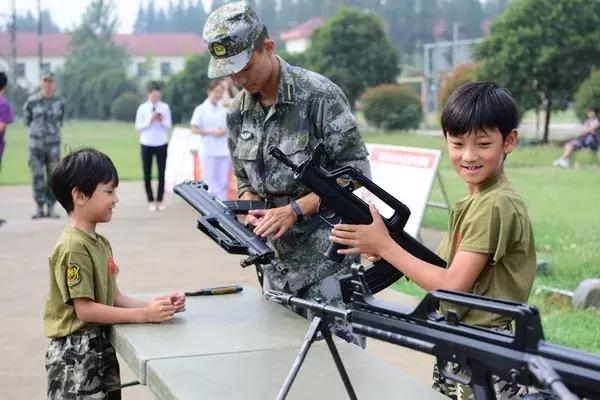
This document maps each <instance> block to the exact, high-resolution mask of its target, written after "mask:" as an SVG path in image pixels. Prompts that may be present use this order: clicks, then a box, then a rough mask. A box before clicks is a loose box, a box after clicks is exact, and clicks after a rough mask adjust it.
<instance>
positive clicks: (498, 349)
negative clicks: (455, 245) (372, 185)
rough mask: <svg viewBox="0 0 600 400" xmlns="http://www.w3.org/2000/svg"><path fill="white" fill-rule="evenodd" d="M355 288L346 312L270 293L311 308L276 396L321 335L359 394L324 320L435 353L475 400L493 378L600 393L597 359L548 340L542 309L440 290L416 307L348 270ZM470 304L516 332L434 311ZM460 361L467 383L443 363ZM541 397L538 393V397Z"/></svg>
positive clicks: (568, 394)
mask: <svg viewBox="0 0 600 400" xmlns="http://www.w3.org/2000/svg"><path fill="white" fill-rule="evenodd" d="M352 285H353V289H354V290H353V292H352V295H351V301H350V303H349V304H348V305H349V308H348V309H339V308H334V307H330V306H326V305H323V304H319V303H315V302H312V301H307V300H304V299H301V298H298V297H293V296H292V295H288V294H286V293H282V292H276V291H267V293H266V296H267V298H268V299H269V300H272V301H275V302H278V303H281V304H285V305H290V306H294V307H300V308H305V309H309V310H312V311H314V313H315V315H316V316H315V318H314V319H313V320H312V322H311V324H310V327H309V329H308V332H307V334H306V336H305V341H304V344H303V345H302V347H301V349H300V352H299V353H298V356H297V358H296V360H295V361H294V364H293V366H292V369H291V370H290V373H289V375H288V377H287V378H286V380H285V383H284V385H283V387H282V388H281V391H280V392H279V395H278V397H277V399H278V400H280V399H285V397H286V395H287V393H288V391H289V389H290V388H291V385H292V383H293V381H294V378H295V377H296V374H297V373H298V371H299V369H300V367H301V365H302V361H303V360H304V358H305V357H306V354H307V352H308V350H309V348H310V345H311V344H312V343H313V342H314V341H315V339H316V338H317V334H318V333H319V332H321V334H322V336H323V337H324V338H325V340H326V341H327V344H328V346H329V349H330V351H331V353H332V356H333V358H334V361H335V363H336V366H337V367H338V371H339V373H340V375H341V377H342V380H343V381H344V384H345V386H346V390H347V391H348V395H349V396H350V398H351V399H356V395H355V394H354V389H353V388H352V385H351V383H350V380H349V378H348V375H347V374H346V371H345V369H344V366H343V363H342V361H341V359H340V356H339V354H338V352H337V349H336V347H335V344H334V342H333V339H332V338H331V332H330V330H329V327H328V322H329V321H331V320H332V319H336V320H341V321H343V322H344V323H346V324H349V325H351V327H352V331H353V332H355V333H358V334H361V335H365V336H367V337H372V338H375V339H379V340H382V341H385V342H389V343H393V344H397V345H400V346H404V347H408V348H411V349H413V350H417V351H421V352H424V353H428V354H431V355H433V356H435V357H436V359H437V365H438V368H439V371H440V374H442V376H443V377H444V379H449V380H452V381H456V382H460V383H462V384H466V385H470V386H471V388H472V389H473V393H474V397H475V400H487V399H495V398H496V397H495V393H494V390H493V386H492V383H491V382H492V380H491V379H492V375H496V376H498V377H499V378H500V379H502V380H503V381H506V382H508V383H509V384H517V383H519V384H522V385H527V386H535V387H537V388H540V389H541V390H542V391H543V395H544V396H545V397H543V398H545V399H557V398H558V399H561V400H573V399H578V397H577V396H575V395H574V394H573V393H572V392H574V393H576V394H577V395H579V396H588V398H589V399H598V398H600V357H598V356H595V355H592V354H589V353H583V352H580V351H576V350H572V349H569V348H566V347H561V346H557V345H554V344H550V343H546V342H545V341H544V334H543V330H542V324H541V320H540V316H539V313H538V311H537V309H536V308H534V307H531V306H529V305H527V304H521V303H515V302H511V301H505V300H496V299H491V298H487V297H481V296H475V295H471V294H464V293H454V292H450V291H445V290H438V291H434V292H430V293H428V294H427V295H426V296H425V298H424V299H423V300H422V301H421V303H420V304H419V305H418V306H417V307H416V308H414V309H412V310H411V309H407V308H405V307H402V306H399V305H396V304H391V303H386V302H383V301H381V300H377V299H375V298H374V297H373V296H372V294H371V292H370V291H369V288H368V285H367V283H366V277H365V273H364V269H363V267H362V266H361V265H358V264H355V265H354V266H353V267H352ZM440 301H444V302H447V303H451V304H453V305H456V306H467V307H469V308H472V309H477V310H482V311H486V312H491V313H495V314H500V315H503V316H506V317H509V318H510V319H512V320H513V321H514V324H515V325H514V328H515V329H514V334H512V335H511V334H508V333H502V332H498V331H492V330H488V329H484V328H480V327H476V326H472V325H467V324H464V323H461V322H460V321H459V317H458V313H456V311H453V310H452V309H450V311H448V313H447V315H441V314H439V313H438V311H437V310H438V306H439V302H440ZM447 363H457V364H459V365H460V366H461V367H464V366H468V367H469V368H470V370H471V377H470V380H465V379H464V378H461V377H459V376H457V375H455V374H453V373H452V372H449V371H447V370H446V369H445V368H444V367H445V366H446V364H447ZM537 398H538V399H539V398H540V397H537Z"/></svg>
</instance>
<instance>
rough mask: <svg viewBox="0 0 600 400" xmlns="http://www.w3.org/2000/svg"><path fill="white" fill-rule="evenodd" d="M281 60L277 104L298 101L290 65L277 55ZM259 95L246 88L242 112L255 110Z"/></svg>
mask: <svg viewBox="0 0 600 400" xmlns="http://www.w3.org/2000/svg"><path fill="white" fill-rule="evenodd" d="M275 57H277V59H278V60H279V84H278V86H277V100H276V101H275V104H281V103H285V104H295V102H296V85H295V84H294V78H293V77H292V74H291V73H290V65H289V64H288V63H287V62H285V60H284V59H283V58H281V57H279V56H275ZM258 102H259V100H258V96H257V95H252V94H250V93H248V92H247V91H245V90H244V96H243V97H242V107H241V108H242V112H246V111H250V110H254V109H255V107H257V106H258V104H257V103H258Z"/></svg>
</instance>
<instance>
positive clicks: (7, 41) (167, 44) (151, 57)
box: [0, 32, 206, 89]
mask: <svg viewBox="0 0 600 400" xmlns="http://www.w3.org/2000/svg"><path fill="white" fill-rule="evenodd" d="M70 40H71V36H70V35H69V34H68V33H45V34H43V35H42V40H41V45H42V63H41V68H40V60H39V57H38V36H37V33H34V32H18V33H17V40H16V44H17V49H16V50H17V60H16V71H15V74H16V76H17V82H18V83H19V84H20V85H22V86H25V87H27V88H29V89H33V88H35V87H36V86H37V85H38V84H39V79H40V74H41V70H42V71H56V70H57V69H58V68H60V66H62V65H63V64H64V62H65V59H66V57H67V54H68V52H69V42H70ZM114 41H115V43H116V44H117V45H119V46H121V47H122V48H123V49H125V51H126V52H127V54H128V55H129V60H130V65H129V68H128V71H129V75H130V76H131V77H138V78H140V79H163V80H166V79H167V78H168V77H169V76H170V75H172V74H175V73H177V72H179V71H181V70H182V69H183V67H184V64H185V60H186V58H188V57H189V56H191V55H195V54H200V53H202V52H204V51H205V50H206V44H205V43H204V42H203V41H202V39H201V38H200V36H198V35H196V34H193V33H136V34H127V35H122V34H119V35H115V37H114ZM11 60H12V43H11V38H10V33H8V32H0V70H3V71H8V72H10V71H11V66H10V62H11Z"/></svg>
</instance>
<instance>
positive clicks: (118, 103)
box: [110, 92, 141, 122]
mask: <svg viewBox="0 0 600 400" xmlns="http://www.w3.org/2000/svg"><path fill="white" fill-rule="evenodd" d="M140 103H141V100H140V96H138V95H137V93H134V92H125V93H121V95H120V96H119V97H117V98H116V99H115V100H114V101H113V102H112V104H111V106H110V115H111V116H112V118H114V119H116V120H119V121H127V122H131V121H134V120H135V113H136V112H137V108H138V105H139V104H140Z"/></svg>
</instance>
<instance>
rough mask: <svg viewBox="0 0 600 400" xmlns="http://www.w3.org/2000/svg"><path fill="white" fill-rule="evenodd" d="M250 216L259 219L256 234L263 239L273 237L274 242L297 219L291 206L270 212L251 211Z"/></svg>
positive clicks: (269, 210) (272, 209)
mask: <svg viewBox="0 0 600 400" xmlns="http://www.w3.org/2000/svg"><path fill="white" fill-rule="evenodd" d="M248 215H252V216H254V217H256V218H258V219H259V221H258V225H257V226H256V228H254V234H255V235H258V236H261V237H267V236H271V239H273V240H277V239H279V238H280V237H281V236H282V235H283V234H284V233H285V232H287V230H288V229H290V227H291V226H292V225H294V223H295V222H296V219H297V217H296V214H294V210H293V209H292V206H290V205H287V206H284V207H277V208H270V209H268V210H250V211H249V213H248Z"/></svg>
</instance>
